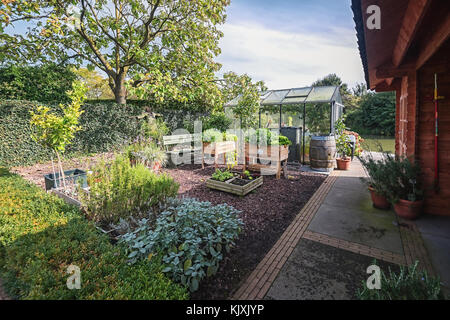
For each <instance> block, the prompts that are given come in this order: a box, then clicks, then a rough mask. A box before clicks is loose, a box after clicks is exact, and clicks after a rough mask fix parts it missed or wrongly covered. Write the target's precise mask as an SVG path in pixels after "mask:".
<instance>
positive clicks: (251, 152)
mask: <svg viewBox="0 0 450 320" xmlns="http://www.w3.org/2000/svg"><path fill="white" fill-rule="evenodd" d="M288 157H289V146H278V145H274V146H260V147H258V146H257V145H253V144H249V143H246V144H245V164H244V170H245V168H248V169H249V170H250V171H256V172H261V173H263V171H264V172H265V173H264V174H275V175H276V178H277V179H279V178H280V177H281V169H282V168H283V172H284V176H285V177H286V176H287V166H286V164H287V159H288ZM258 159H259V160H263V161H270V162H271V163H272V165H271V166H270V165H265V164H260V163H258ZM283 161H284V163H283V166H282V165H281V163H282V162H283ZM274 162H275V163H274Z"/></svg>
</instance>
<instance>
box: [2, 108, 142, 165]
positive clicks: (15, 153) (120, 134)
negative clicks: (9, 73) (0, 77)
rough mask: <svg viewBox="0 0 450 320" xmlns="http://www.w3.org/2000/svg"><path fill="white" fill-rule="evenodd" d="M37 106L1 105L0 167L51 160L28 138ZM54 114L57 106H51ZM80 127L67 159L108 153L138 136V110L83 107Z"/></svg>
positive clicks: (67, 153) (68, 150)
mask: <svg viewBox="0 0 450 320" xmlns="http://www.w3.org/2000/svg"><path fill="white" fill-rule="evenodd" d="M37 105H39V103H37V102H30V101H10V100H7V101H0V165H2V166H19V165H31V164H34V163H36V162H39V161H46V160H49V159H50V155H51V153H50V152H49V151H48V150H46V149H44V148H42V147H41V146H40V145H38V144H37V143H36V142H34V141H33V140H32V138H31V128H30V124H29V119H30V110H31V109H32V108H34V107H36V106H37ZM50 107H51V108H52V109H53V110H56V111H57V112H58V111H59V109H58V108H57V107H56V106H50ZM83 110H84V113H83V114H82V115H81V119H80V124H81V126H82V127H83V130H82V131H79V132H77V134H76V136H75V139H74V141H73V143H72V144H71V145H69V146H68V148H67V151H66V155H68V156H70V155H72V154H76V153H83V154H86V153H97V152H107V151H111V150H112V149H113V148H115V147H118V146H120V145H122V144H123V143H125V142H126V141H129V140H133V139H134V138H135V137H136V136H137V135H138V133H139V128H140V124H139V120H138V119H137V115H139V114H141V113H142V109H141V108H140V107H137V106H132V105H127V106H122V105H118V104H115V103H96V104H85V105H84V106H83Z"/></svg>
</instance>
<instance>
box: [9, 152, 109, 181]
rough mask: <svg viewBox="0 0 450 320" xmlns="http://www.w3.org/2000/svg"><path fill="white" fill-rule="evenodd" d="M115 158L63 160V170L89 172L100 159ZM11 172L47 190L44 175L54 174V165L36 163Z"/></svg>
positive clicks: (100, 155) (106, 156)
mask: <svg viewBox="0 0 450 320" xmlns="http://www.w3.org/2000/svg"><path fill="white" fill-rule="evenodd" d="M113 157H114V153H102V154H96V155H94V156H85V157H79V158H71V159H63V169H64V170H70V169H75V168H77V169H81V170H88V169H89V168H92V167H93V166H94V165H95V164H96V163H97V162H98V161H99V160H100V159H111V158H113ZM57 165H58V163H57V161H55V170H58V168H57ZM11 172H14V173H17V174H19V175H21V176H22V177H23V178H25V179H26V180H28V181H31V182H33V183H34V184H37V185H38V186H39V187H41V188H43V189H45V181H44V174H47V173H52V172H53V169H52V163H51V162H44V163H36V164H35V165H32V166H28V167H13V168H11Z"/></svg>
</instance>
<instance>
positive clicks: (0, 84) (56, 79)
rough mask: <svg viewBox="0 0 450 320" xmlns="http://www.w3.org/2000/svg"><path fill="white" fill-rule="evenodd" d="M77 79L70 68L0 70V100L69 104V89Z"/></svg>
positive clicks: (31, 67) (14, 67)
mask: <svg viewBox="0 0 450 320" xmlns="http://www.w3.org/2000/svg"><path fill="white" fill-rule="evenodd" d="M76 78H77V75H76V74H75V73H73V72H72V71H71V70H70V69H69V68H66V67H61V66H57V65H43V66H42V65H40V66H17V65H10V66H7V67H3V68H0V100H7V99H14V100H32V101H39V102H47V103H51V102H53V103H55V102H57V103H60V102H63V103H64V102H69V101H70V99H69V96H68V95H67V88H70V87H71V86H72V81H74V80H75V79H76Z"/></svg>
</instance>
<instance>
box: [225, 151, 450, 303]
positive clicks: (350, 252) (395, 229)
mask: <svg viewBox="0 0 450 320" xmlns="http://www.w3.org/2000/svg"><path fill="white" fill-rule="evenodd" d="M364 176H365V173H364V170H363V168H362V166H361V164H360V162H359V160H357V159H355V160H354V161H353V162H352V167H351V170H349V171H337V170H335V171H333V173H332V174H331V175H330V176H329V177H328V178H327V179H326V180H325V182H324V183H323V184H322V186H321V187H320V188H319V189H318V190H317V192H316V193H315V194H314V196H313V197H312V198H311V199H310V200H309V202H308V203H307V204H306V205H305V206H304V208H303V209H302V210H301V211H300V212H299V214H298V215H297V217H296V218H295V219H294V221H293V222H292V224H291V225H290V226H289V227H288V229H287V230H286V231H285V232H284V233H283V235H282V236H281V238H280V239H279V240H278V242H277V243H276V244H275V246H274V247H273V248H272V249H271V250H270V251H269V252H268V254H267V255H266V257H265V258H264V259H263V260H262V261H261V262H260V263H259V265H258V266H257V268H256V269H255V270H254V271H253V272H252V273H251V274H250V276H249V277H248V278H247V279H246V280H245V281H244V283H243V284H242V286H241V287H240V288H239V289H238V290H237V291H236V292H235V294H234V295H233V297H232V299H237V300H238V299H248V300H252V299H354V298H355V295H354V294H355V292H356V289H357V288H359V287H360V286H361V283H362V281H363V280H364V279H367V277H368V274H367V272H366V270H367V267H368V266H369V265H371V264H373V263H374V260H375V259H376V260H377V265H378V266H380V268H381V269H382V270H383V271H385V272H388V269H389V268H391V269H393V270H398V268H399V265H407V264H411V263H413V262H414V261H415V260H419V267H420V268H423V269H426V270H427V271H428V273H429V274H433V275H434V274H435V271H434V268H433V266H432V264H431V260H430V257H429V254H428V251H427V249H426V245H425V242H424V241H423V239H422V236H421V233H420V231H419V229H418V228H417V226H416V224H415V223H414V222H410V221H405V220H402V219H398V218H397V216H396V215H395V213H394V212H393V211H392V210H388V211H385V210H379V209H375V208H373V206H372V202H371V199H370V195H369V193H368V191H367V188H366V186H365V185H364V184H363V182H362V181H361V179H360V178H361V177H364ZM440 252H441V251H440ZM447 252H448V251H447ZM447 252H445V254H447ZM447 255H448V254H447Z"/></svg>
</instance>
